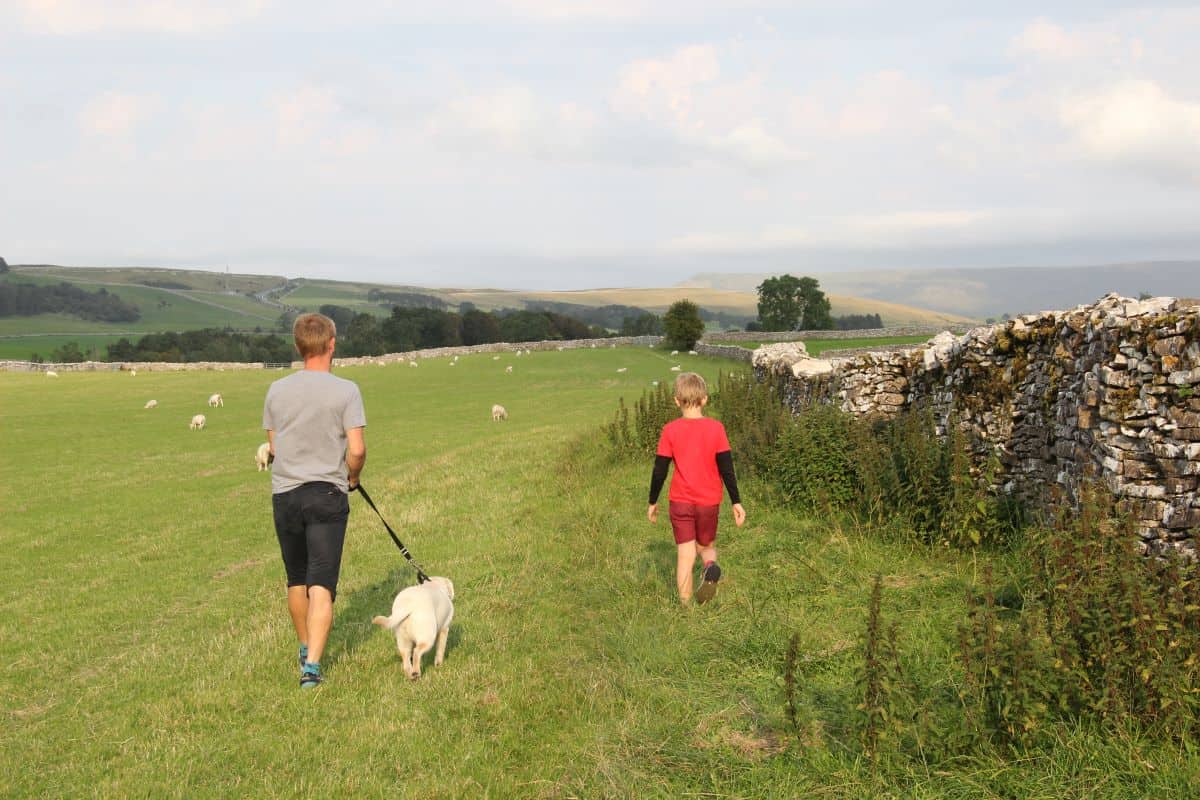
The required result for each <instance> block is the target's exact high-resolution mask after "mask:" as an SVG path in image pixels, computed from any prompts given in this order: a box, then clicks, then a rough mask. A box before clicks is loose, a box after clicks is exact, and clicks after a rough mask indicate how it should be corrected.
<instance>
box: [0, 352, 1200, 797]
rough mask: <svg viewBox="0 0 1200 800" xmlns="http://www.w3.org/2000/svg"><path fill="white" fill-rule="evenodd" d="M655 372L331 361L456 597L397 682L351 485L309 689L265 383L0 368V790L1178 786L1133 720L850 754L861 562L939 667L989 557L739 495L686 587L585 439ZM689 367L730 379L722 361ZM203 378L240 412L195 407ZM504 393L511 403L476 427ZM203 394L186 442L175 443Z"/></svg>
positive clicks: (926, 671)
mask: <svg viewBox="0 0 1200 800" xmlns="http://www.w3.org/2000/svg"><path fill="white" fill-rule="evenodd" d="M670 363H672V362H671V361H668V360H667V359H665V358H664V357H663V355H662V354H661V353H659V352H658V351H656V350H652V349H649V348H641V349H636V350H635V349H616V350H611V349H596V350H583V351H574V352H564V353H558V352H547V353H535V354H533V355H532V356H529V357H522V358H519V359H518V358H514V357H512V356H508V355H506V356H504V357H503V358H502V360H501V361H499V362H497V361H493V360H492V359H491V357H490V356H467V357H464V358H462V359H461V360H460V362H459V364H458V365H457V366H454V367H451V366H449V364H448V360H439V361H436V362H434V361H426V362H423V363H422V364H421V366H420V368H418V369H412V368H409V367H403V366H394V367H361V368H356V369H344V370H342V371H341V374H343V375H345V376H346V377H350V378H352V379H354V380H356V381H358V382H359V384H360V386H361V387H362V390H363V394H364V397H365V399H366V404H367V412H368V418H369V423H370V424H369V426H368V432H367V441H368V447H369V460H368V465H367V469H366V471H365V472H364V475H363V480H364V483H365V485H366V486H367V487H368V488H369V489H370V490H371V493H372V495H373V496H374V498H375V500H376V501H377V502H379V503H380V505H381V508H382V509H383V511H384V513H385V514H386V515H388V517H389V518H390V520H391V521H392V523H393V525H394V526H395V527H397V529H398V531H399V533H400V536H401V538H402V539H403V540H404V541H405V543H406V544H407V545H408V546H409V547H410V548H411V549H412V551H413V552H414V554H415V555H416V557H417V558H418V559H419V560H421V561H422V562H423V563H424V565H425V566H426V568H427V569H428V570H429V571H430V572H431V573H433V574H444V575H448V576H450V577H451V578H453V579H454V581H455V584H456V587H457V589H458V598H457V600H456V617H455V624H454V626H453V629H452V633H451V637H450V648H449V651H448V654H447V660H446V663H445V664H444V665H443V666H441V667H439V668H436V669H433V668H430V667H429V665H428V663H427V665H426V666H427V671H426V675H425V677H423V678H422V679H421V680H420V681H419V682H416V683H413V682H409V681H407V680H406V679H404V678H403V677H402V676H401V674H400V670H399V664H398V659H397V657H396V654H395V651H394V643H393V641H392V640H391V639H390V637H388V636H387V635H386V634H384V633H383V632H381V631H380V630H379V629H378V628H376V627H375V626H373V625H371V624H370V618H371V616H372V615H373V614H376V613H381V612H383V611H386V609H387V608H388V606H389V605H390V602H391V598H392V596H393V595H394V593H395V592H396V591H397V590H398V589H399V588H400V587H401V586H403V585H407V584H409V583H411V582H412V580H413V576H412V573H411V571H410V570H408V569H407V568H406V567H405V566H404V562H403V560H402V559H401V557H400V556H399V554H398V553H397V552H396V551H395V549H394V548H393V546H392V544H391V543H390V541H389V540H388V539H387V536H386V534H385V533H384V531H383V530H382V527H381V526H380V525H379V523H378V521H377V520H376V519H375V518H374V517H373V515H371V514H370V512H369V510H368V509H366V507H365V506H364V505H363V504H362V503H361V501H360V500H358V499H357V498H355V499H353V500H352V509H353V511H352V515H351V521H350V528H349V532H348V545H347V552H346V558H345V561H344V564H343V577H342V584H341V587H340V594H339V600H338V603H337V608H336V614H337V616H336V621H335V626H334V633H333V637H332V640H331V643H330V647H329V651H328V655H327V657H326V659H325V663H326V667H327V674H328V682H327V684H326V685H325V686H323V687H322V688H321V689H319V690H317V691H314V692H304V693H302V692H301V691H300V690H299V689H298V688H297V686H296V675H295V672H296V667H295V646H294V641H293V635H292V633H291V630H290V625H289V623H288V621H287V619H286V615H285V612H284V608H283V602H282V599H283V598H282V595H283V590H282V568H281V565H280V564H279V556H278V551H277V548H276V544H275V541H274V536H273V533H272V530H271V519H270V510H269V509H270V505H269V498H268V494H269V491H270V490H269V479H268V477H267V476H266V475H265V474H259V473H256V472H255V471H254V467H253V453H254V449H255V447H256V446H257V444H258V442H260V441H261V440H262V434H261V431H260V430H259V427H260V419H261V403H262V397H263V393H264V392H265V390H266V387H267V385H268V384H269V382H270V381H271V380H273V379H275V378H278V377H280V375H281V374H282V373H279V372H203V373H179V374H165V373H163V374H156V373H142V374H139V375H138V376H136V377H130V376H128V375H121V374H111V373H86V374H66V375H63V376H62V377H61V378H59V379H58V380H54V379H47V378H45V377H42V376H33V375H22V374H5V373H0V431H2V432H3V433H2V434H0V436H2V437H3V438H2V439H0V441H3V448H4V458H3V459H2V460H0V508H3V509H4V519H5V523H4V525H3V526H0V569H2V570H3V573H4V574H5V575H6V576H7V578H8V580H7V581H6V582H5V585H4V588H3V592H2V593H0V658H2V659H3V663H4V665H5V669H4V670H3V671H0V706H2V707H3V709H4V715H5V721H6V723H7V724H5V725H4V728H3V730H2V731H0V751H2V752H3V753H4V761H5V763H6V764H8V765H10V767H9V768H6V769H4V770H0V795H4V796H44V797H74V796H100V797H127V796H143V797H225V796H231V795H237V796H248V797H299V796H363V797H384V796H388V797H395V796H400V797H410V796H412V797H415V796H422V797H503V798H507V797H516V798H525V797H546V798H559V797H563V798H565V797H630V798H633V797H637V798H641V797H652V798H653V797H663V798H676V797H688V796H706V797H753V798H774V797H778V798H792V797H809V796H811V797H838V798H843V797H844V798H861V797H964V798H984V797H1046V798H1050V797H1079V798H1083V797H1149V796H1154V797H1169V796H1173V797H1186V796H1191V790H1192V789H1194V788H1196V787H1195V786H1194V785H1193V784H1192V781H1194V777H1193V776H1194V774H1195V765H1196V763H1197V762H1196V758H1195V754H1194V753H1193V752H1192V749H1191V745H1190V744H1179V745H1177V746H1174V747H1171V746H1166V745H1162V744H1154V743H1151V742H1145V741H1142V740H1139V739H1138V738H1137V737H1136V736H1135V735H1133V734H1130V735H1126V736H1105V737H1101V736H1100V735H1098V734H1095V733H1092V732H1089V731H1078V732H1072V733H1071V734H1069V735H1064V736H1063V738H1062V741H1061V743H1060V746H1059V747H1057V748H1055V749H1054V750H1052V751H1046V752H1036V753H1025V754H1020V755H1012V754H1005V753H980V754H978V755H977V756H974V757H972V758H969V759H963V760H961V761H957V762H953V763H944V764H916V763H912V762H903V763H879V764H872V763H870V762H868V761H865V760H864V759H862V757H861V756H860V754H859V751H858V748H857V746H856V742H855V737H854V732H853V727H852V725H851V717H852V713H853V711H852V710H853V707H854V705H855V703H856V702H857V699H856V696H855V689H854V681H855V674H856V669H857V663H858V660H859V652H858V651H859V634H860V630H861V628H862V621H863V619H864V616H865V611H864V609H865V602H866V597H867V594H868V593H869V589H870V578H871V576H872V575H874V574H875V573H882V574H883V575H884V581H885V586H886V587H887V588H886V590H885V591H886V600H885V613H886V614H888V615H889V616H890V617H891V618H895V619H896V620H897V621H898V622H899V623H900V626H901V636H902V638H903V639H904V640H905V641H907V642H912V643H919V644H917V645H916V646H914V647H913V648H912V649H913V651H914V653H915V655H914V656H913V658H914V659H915V660H916V661H917V662H918V667H919V668H920V674H922V675H923V676H925V678H926V679H927V680H929V681H940V682H942V683H944V684H947V685H948V684H950V683H951V682H952V680H953V672H952V671H951V670H948V669H947V665H948V664H949V662H950V653H951V651H952V648H953V644H952V642H953V630H954V625H955V624H956V622H957V621H958V619H959V618H960V615H961V611H962V603H963V601H962V596H963V594H964V592H965V589H966V588H967V587H968V586H971V585H973V583H974V581H975V579H976V574H977V570H978V560H977V559H975V558H971V557H966V556H962V555H958V554H954V553H951V552H943V551H930V550H925V549H923V548H914V547H911V546H906V545H899V544H895V543H889V542H887V541H882V540H880V539H879V538H877V537H871V536H867V535H864V533H863V532H862V531H860V530H858V529H857V528H856V527H855V526H854V525H853V524H850V523H848V522H845V521H841V520H836V519H800V518H796V517H794V516H792V515H789V514H786V513H782V512H777V511H772V510H770V509H767V508H764V507H761V506H760V505H758V504H757V503H756V502H755V500H754V497H755V496H756V491H755V488H754V487H753V486H752V485H751V486H747V487H746V494H747V498H746V503H747V506H748V509H749V513H750V521H749V523H748V524H747V526H746V527H745V528H743V529H741V530H734V529H732V527H731V526H728V525H727V523H726V527H723V529H722V533H721V537H720V539H719V546H720V547H721V554H722V555H721V558H722V563H723V565H724V567H725V570H726V576H725V578H724V579H723V581H722V588H721V593H720V594H719V596H718V598H717V600H716V601H715V602H713V603H711V604H709V605H707V606H703V607H699V608H693V609H681V608H679V607H677V605H676V603H675V600H674V596H673V592H674V589H673V585H672V584H673V578H672V571H673V558H674V555H673V551H674V547H673V543H672V541H671V538H670V531H669V527H668V526H667V524H666V523H665V521H660V523H659V525H658V526H656V527H651V526H650V525H649V524H648V523H647V522H646V521H645V518H644V512H645V501H646V498H645V490H646V484H647V480H648V473H649V466H650V465H649V464H648V463H643V462H641V461H640V460H633V461H630V460H620V459H614V458H613V457H611V456H609V455H608V454H607V452H606V451H605V449H604V448H603V447H602V446H601V444H600V443H599V441H598V438H599V437H598V435H597V431H598V428H599V425H600V423H602V422H604V421H607V420H608V419H609V418H611V414H612V411H613V410H614V408H615V404H616V398H617V397H618V396H622V395H623V396H625V397H626V399H627V400H631V399H633V398H635V397H637V396H638V395H639V394H640V391H641V389H642V387H644V386H647V385H648V384H649V382H650V381H651V380H668V379H669V378H670V377H671V375H672V373H670V372H669V371H668V368H669V365H670ZM509 364H511V365H513V366H514V373H513V374H512V375H506V374H504V372H503V368H504V366H506V365H509ZM687 365H688V366H689V367H692V368H695V369H697V370H698V371H700V372H702V373H704V374H706V375H707V376H709V377H710V378H715V375H716V372H717V370H718V369H722V368H724V369H728V367H729V362H720V361H715V360H710V359H704V358H698V357H693V358H688V359H687ZM618 367H627V368H628V370H629V371H628V372H627V373H623V374H617V373H616V369H617V368H618ZM213 391H221V392H223V393H224V394H225V397H226V404H227V405H226V407H225V408H223V409H208V408H207V406H205V405H204V400H205V398H206V397H207V396H208V394H210V393H211V392H213ZM152 397H153V398H155V399H158V401H159V408H158V409H156V410H153V411H144V410H142V405H143V403H144V402H145V400H147V399H150V398H152ZM494 402H500V403H503V404H504V405H506V406H507V407H508V409H509V412H510V415H511V416H510V420H509V422H507V423H501V424H495V423H492V422H491V421H490V418H489V414H488V412H489V409H490V407H491V404H492V403H494ZM196 412H204V413H207V414H208V417H209V428H208V429H207V430H205V431H203V432H198V433H197V432H190V431H188V430H187V421H188V419H189V418H190V416H191V415H192V414H193V413H196ZM735 446H736V443H735ZM999 567H1000V568H1001V569H1003V560H1001V561H1000V563H999ZM793 634H797V635H798V636H799V637H800V644H801V653H802V658H801V663H800V669H799V676H798V677H799V679H800V681H799V687H800V691H799V712H800V715H799V724H800V730H799V732H797V731H795V730H793V728H792V726H791V723H790V721H789V720H788V719H787V716H786V714H785V711H784V703H783V678H782V661H783V654H784V650H785V648H786V646H787V642H788V640H789V638H790V637H791V636H792V635H793ZM11 765H16V766H15V768H13V767H12V766H11Z"/></svg>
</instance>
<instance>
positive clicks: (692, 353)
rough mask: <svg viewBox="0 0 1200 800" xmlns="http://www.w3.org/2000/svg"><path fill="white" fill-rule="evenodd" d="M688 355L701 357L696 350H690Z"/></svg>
mask: <svg viewBox="0 0 1200 800" xmlns="http://www.w3.org/2000/svg"><path fill="white" fill-rule="evenodd" d="M688 355H689V356H698V355H700V354H699V353H697V352H696V351H695V350H688Z"/></svg>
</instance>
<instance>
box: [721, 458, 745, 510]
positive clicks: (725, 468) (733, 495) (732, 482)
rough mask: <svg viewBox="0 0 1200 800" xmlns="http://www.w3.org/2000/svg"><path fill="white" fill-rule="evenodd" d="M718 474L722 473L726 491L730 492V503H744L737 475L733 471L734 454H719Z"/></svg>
mask: <svg viewBox="0 0 1200 800" xmlns="http://www.w3.org/2000/svg"><path fill="white" fill-rule="evenodd" d="M717 472H719V473H721V481H722V482H723V483H724V484H725V491H727V492H729V502H731V503H740V502H742V496H741V494H739V493H738V487H737V475H736V474H735V473H734V471H733V453H731V452H730V451H728V450H726V451H725V452H723V453H717Z"/></svg>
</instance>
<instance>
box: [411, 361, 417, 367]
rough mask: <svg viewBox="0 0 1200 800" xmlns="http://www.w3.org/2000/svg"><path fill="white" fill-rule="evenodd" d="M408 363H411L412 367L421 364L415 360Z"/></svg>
mask: <svg viewBox="0 0 1200 800" xmlns="http://www.w3.org/2000/svg"><path fill="white" fill-rule="evenodd" d="M408 365H409V366H410V367H416V366H419V364H417V362H415V361H410V362H408Z"/></svg>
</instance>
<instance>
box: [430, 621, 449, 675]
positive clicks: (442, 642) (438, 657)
mask: <svg viewBox="0 0 1200 800" xmlns="http://www.w3.org/2000/svg"><path fill="white" fill-rule="evenodd" d="M449 635H450V626H449V625H447V626H446V627H444V628H442V629H441V630H440V631H438V638H437V650H436V651H435V652H434V654H433V665H434V666H435V667H436V666H437V665H439V664H441V663H442V661H443V659H445V657H446V638H447V637H448V636H449Z"/></svg>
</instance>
